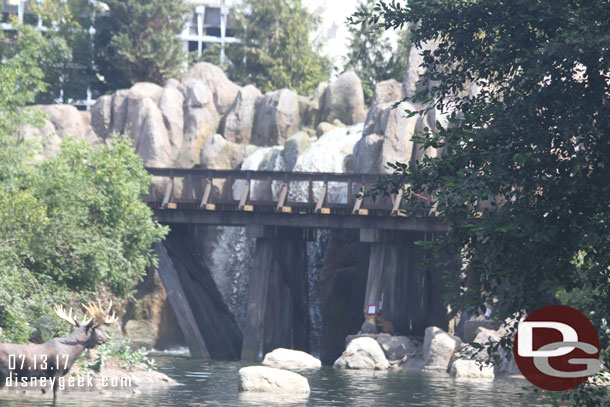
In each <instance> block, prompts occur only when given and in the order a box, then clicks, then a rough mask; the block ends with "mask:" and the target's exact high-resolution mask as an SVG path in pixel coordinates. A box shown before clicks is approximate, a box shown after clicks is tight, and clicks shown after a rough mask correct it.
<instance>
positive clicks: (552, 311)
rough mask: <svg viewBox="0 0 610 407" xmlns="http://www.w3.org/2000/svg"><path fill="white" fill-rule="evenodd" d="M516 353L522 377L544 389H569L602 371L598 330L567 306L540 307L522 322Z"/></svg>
mask: <svg viewBox="0 0 610 407" xmlns="http://www.w3.org/2000/svg"><path fill="white" fill-rule="evenodd" d="M513 353H514V356H515V361H516V362H517V366H518V367H519V370H520V371H521V373H522V374H523V376H525V378H526V379H527V380H529V381H530V382H531V383H532V384H534V385H535V386H537V387H540V388H541V389H544V390H550V391H563V390H569V389H571V388H574V387H576V386H578V385H579V384H581V383H582V382H584V381H585V380H587V377H589V376H591V375H594V374H596V373H597V372H599V370H600V369H601V363H600V361H599V336H598V335H597V331H596V330H595V327H594V326H593V324H592V323H591V321H589V319H588V318H587V317H586V316H584V315H583V314H582V313H580V312H579V311H577V310H575V309H574V308H570V307H566V306H564V305H551V306H548V307H543V308H540V309H538V310H536V311H534V312H533V313H531V314H530V315H529V316H528V317H527V318H526V319H525V320H524V321H523V322H520V323H519V327H518V329H517V335H516V336H515V342H514V345H513Z"/></svg>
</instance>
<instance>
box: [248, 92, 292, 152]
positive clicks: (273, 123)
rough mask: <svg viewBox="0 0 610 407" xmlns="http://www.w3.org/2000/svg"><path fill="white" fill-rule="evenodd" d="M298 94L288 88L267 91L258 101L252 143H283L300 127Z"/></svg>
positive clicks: (267, 144) (258, 144)
mask: <svg viewBox="0 0 610 407" xmlns="http://www.w3.org/2000/svg"><path fill="white" fill-rule="evenodd" d="M299 120H300V116H299V101H298V95H297V94H296V93H294V92H292V91H290V90H288V89H280V90H276V91H274V92H270V93H267V94H266V95H265V96H264V97H263V99H262V100H261V101H260V102H259V103H258V106H257V108H256V115H255V117H254V129H253V131H252V139H251V140H250V141H251V143H252V144H255V145H257V146H273V145H277V144H279V145H282V144H284V142H285V141H286V139H287V138H288V137H290V136H291V135H292V134H293V133H294V132H295V131H296V130H297V129H298V127H299Z"/></svg>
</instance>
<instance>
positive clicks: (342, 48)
mask: <svg viewBox="0 0 610 407" xmlns="http://www.w3.org/2000/svg"><path fill="white" fill-rule="evenodd" d="M358 3H359V0H330V1H329V0H303V5H304V6H305V7H307V9H308V10H309V11H310V12H315V11H317V10H321V11H322V13H321V16H322V23H321V26H320V29H319V31H318V33H316V35H323V36H325V37H326V41H325V46H324V48H323V52H324V53H325V54H326V55H328V56H331V57H334V58H337V59H340V58H342V57H343V56H345V55H346V53H347V47H346V42H347V38H348V32H347V25H346V20H347V17H348V16H350V15H351V14H352V13H354V12H355V11H356V7H357V5H358ZM338 62H340V61H335V63H338Z"/></svg>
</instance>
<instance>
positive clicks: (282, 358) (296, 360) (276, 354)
mask: <svg viewBox="0 0 610 407" xmlns="http://www.w3.org/2000/svg"><path fill="white" fill-rule="evenodd" d="M263 365H265V366H269V367H275V368H278V369H319V368H321V367H322V362H320V359H317V358H315V357H313V356H311V355H310V354H309V353H305V352H302V351H300V350H293V349H285V348H277V349H275V350H273V351H272V352H269V353H267V354H266V355H265V359H263Z"/></svg>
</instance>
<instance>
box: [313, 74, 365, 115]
mask: <svg viewBox="0 0 610 407" xmlns="http://www.w3.org/2000/svg"><path fill="white" fill-rule="evenodd" d="M364 118H365V111H364V93H363V92H362V84H361V83H360V78H358V75H356V74H355V73H354V72H352V71H349V72H345V73H343V74H342V75H340V76H339V77H338V78H337V80H336V81H334V82H333V83H331V84H330V85H329V86H328V87H327V88H326V89H325V90H324V95H323V96H322V115H321V120H322V121H326V122H332V121H333V120H335V119H339V120H340V121H341V122H342V123H345V124H356V123H362V122H363V121H364Z"/></svg>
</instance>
